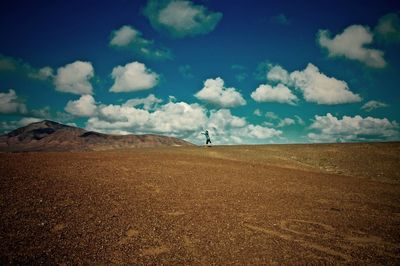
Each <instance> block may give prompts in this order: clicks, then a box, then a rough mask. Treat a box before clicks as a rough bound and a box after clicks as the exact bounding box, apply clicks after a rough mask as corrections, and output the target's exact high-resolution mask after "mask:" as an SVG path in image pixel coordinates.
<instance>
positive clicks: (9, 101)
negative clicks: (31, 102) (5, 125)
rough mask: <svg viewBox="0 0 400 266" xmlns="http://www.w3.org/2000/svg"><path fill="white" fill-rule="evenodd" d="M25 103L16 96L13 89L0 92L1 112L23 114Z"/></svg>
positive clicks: (25, 109)
mask: <svg viewBox="0 0 400 266" xmlns="http://www.w3.org/2000/svg"><path fill="white" fill-rule="evenodd" d="M27 111H28V110H27V108H26V105H25V104H24V103H23V102H22V101H21V100H20V99H19V98H18V96H17V94H16V93H15V91H14V90H9V91H8V92H0V113H2V114H25V113H27Z"/></svg>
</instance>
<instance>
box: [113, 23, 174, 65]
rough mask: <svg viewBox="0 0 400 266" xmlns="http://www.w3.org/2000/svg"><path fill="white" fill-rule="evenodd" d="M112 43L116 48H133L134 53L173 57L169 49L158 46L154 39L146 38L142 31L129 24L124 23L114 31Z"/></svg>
mask: <svg viewBox="0 0 400 266" xmlns="http://www.w3.org/2000/svg"><path fill="white" fill-rule="evenodd" d="M110 45H111V46H112V47H115V48H120V49H127V50H131V51H132V52H134V53H137V54H140V55H143V56H145V57H148V58H153V59H167V58H170V57H171V53H170V51H169V50H168V49H165V48H162V47H156V46H155V44H154V41H152V40H147V39H145V38H144V37H143V36H142V33H141V32H140V31H138V30H137V29H135V28H133V27H132V26H129V25H124V26H122V27H121V28H119V29H118V30H115V31H113V33H112V36H111V40H110Z"/></svg>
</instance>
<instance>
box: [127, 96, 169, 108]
mask: <svg viewBox="0 0 400 266" xmlns="http://www.w3.org/2000/svg"><path fill="white" fill-rule="evenodd" d="M161 102H162V100H161V99H159V98H157V97H156V96H154V94H150V95H149V96H147V97H146V98H136V99H130V100H128V101H126V102H125V103H124V104H123V106H132V107H136V106H140V105H142V106H143V109H144V110H153V109H155V108H156V107H157V104H158V103H161Z"/></svg>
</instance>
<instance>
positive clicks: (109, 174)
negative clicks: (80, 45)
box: [0, 143, 400, 265]
mask: <svg viewBox="0 0 400 266" xmlns="http://www.w3.org/2000/svg"><path fill="white" fill-rule="evenodd" d="M0 160H1V163H0V212H1V222H0V264H3V265H4V264H10V263H11V264H42V263H43V264H52V265H53V264H62V265H76V264H107V265H108V264H129V265H134V264H181V265H187V264H239V265H243V264H274V263H275V264H400V255H399V254H400V229H399V225H400V185H399V180H400V144H399V143H386V144H384V143H383V144H337V145H266V146H233V147H212V148H206V147H175V148H138V149H132V150H118V151H103V152H59V153H57V152H55V153H45V152H42V153H13V154H11V153H3V154H0Z"/></svg>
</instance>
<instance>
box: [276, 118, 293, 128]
mask: <svg viewBox="0 0 400 266" xmlns="http://www.w3.org/2000/svg"><path fill="white" fill-rule="evenodd" d="M295 124H296V121H295V120H294V119H292V118H289V117H286V118H284V119H282V120H281V121H280V122H279V124H278V125H277V127H286V126H290V125H295Z"/></svg>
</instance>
